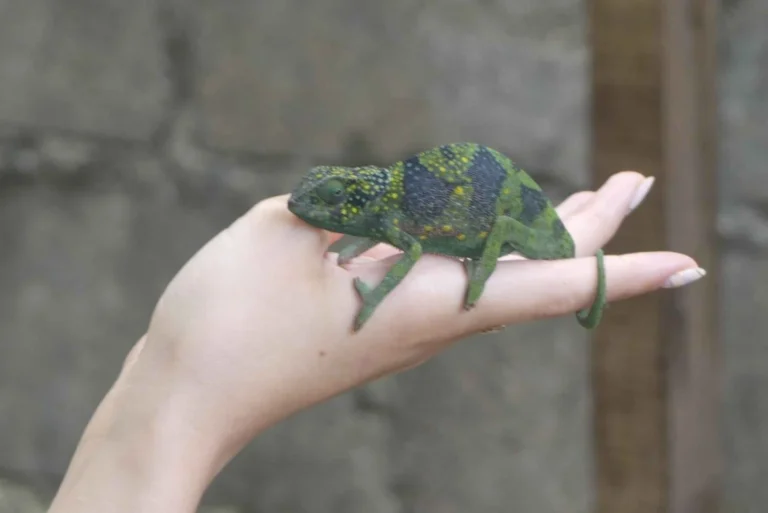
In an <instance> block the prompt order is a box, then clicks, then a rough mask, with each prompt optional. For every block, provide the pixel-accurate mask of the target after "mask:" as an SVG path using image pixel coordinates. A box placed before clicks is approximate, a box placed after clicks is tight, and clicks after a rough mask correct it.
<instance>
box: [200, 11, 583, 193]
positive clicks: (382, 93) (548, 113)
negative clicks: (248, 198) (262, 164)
mask: <svg viewBox="0 0 768 513" xmlns="http://www.w3.org/2000/svg"><path fill="white" fill-rule="evenodd" d="M540 5H541V2H537V3H534V2H525V3H522V4H521V3H520V2H516V1H513V0H506V1H503V2H483V3H477V2H473V3H467V2H461V1H457V0H439V1H433V2H416V3H414V2H411V1H409V0H395V1H390V2H374V3H367V4H361V3H360V2H356V1H354V0H327V1H324V2H310V3H306V2H303V1H300V0H291V1H284V2H250V1H247V0H230V1H228V2H226V3H223V4H222V3H209V2H200V3H198V5H197V6H196V14H197V15H199V19H200V39H199V42H200V43H199V48H200V66H201V78H200V88H199V89H200V91H201V99H200V102H201V104H200V111H201V113H202V116H201V118H200V121H201V123H202V133H203V136H204V138H205V140H206V142H207V143H208V144H210V145H212V146H214V147H216V148H220V149H236V150H242V151H250V152H255V153H271V152H282V153H304V154H307V155H310V156H312V157H313V158H314V159H316V160H319V159H323V160H328V161H341V160H344V161H346V160H347V159H348V157H346V155H347V152H348V151H349V148H350V147H353V146H355V144H358V143H362V144H364V145H365V147H366V148H367V154H366V156H365V159H364V160H366V161H372V162H373V163H379V164H382V163H387V162H390V161H391V160H393V159H397V158H400V157H403V156H405V155H406V154H408V153H410V152H412V151H414V150H418V149H423V148H425V147H427V146H431V145H434V144H442V143H446V142H452V141H454V140H477V141H478V142H482V143H485V144H489V145H491V146H495V147H498V148H499V149H501V150H504V151H507V152H508V153H509V154H510V155H511V156H512V157H514V158H515V159H517V160H519V161H520V163H521V164H522V165H524V166H530V167H532V168H536V169H553V170H555V171H553V172H554V173H557V174H558V175H560V176H562V177H563V178H565V179H567V180H569V181H570V182H572V183H577V184H579V185H582V186H583V185H586V183H587V174H586V168H585V165H586V141H587V139H586V136H587V132H588V130H586V122H587V119H586V115H587V112H586V105H587V104H586V102H585V100H586V95H587V92H588V91H587V74H586V71H587V68H586V65H587V61H586V58H587V52H586V48H585V46H584V41H583V38H584V34H583V29H584V15H583V13H582V12H581V8H580V7H579V4H578V3H577V2H572V1H565V0H560V1H558V2H554V3H552V2H547V4H546V6H543V7H539V6H540ZM562 27H567V28H566V29H563V28H562ZM356 160H363V158H362V157H361V158H360V159H356Z"/></svg>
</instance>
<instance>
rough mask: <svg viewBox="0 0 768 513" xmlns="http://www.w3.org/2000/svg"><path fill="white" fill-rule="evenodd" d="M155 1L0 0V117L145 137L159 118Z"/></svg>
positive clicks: (160, 64) (164, 92)
mask: <svg viewBox="0 0 768 513" xmlns="http://www.w3.org/2000/svg"><path fill="white" fill-rule="evenodd" d="M156 9H157V2H156V0H147V1H143V2H135V3H132V2H123V1H122V0H99V1H95V0H78V1H73V2H59V1H57V0H3V1H0V82H2V84H3V94H2V95H0V121H2V122H5V123H18V124H20V125H25V126H32V127H38V128H39V127H50V128H56V129H65V130H77V131H83V132H89V133H92V134H98V135H100V136H112V137H121V138H129V139H146V138H147V137H149V136H150V135H151V134H152V132H153V131H154V130H155V129H156V127H157V125H158V124H159V123H160V121H161V119H162V118H163V116H164V107H165V102H166V101H167V99H168V94H169V82H168V79H167V77H166V76H164V69H163V68H164V65H165V64H164V61H163V59H164V54H163V47H162V33H161V30H160V27H158V25H157V23H156V19H155V16H156Z"/></svg>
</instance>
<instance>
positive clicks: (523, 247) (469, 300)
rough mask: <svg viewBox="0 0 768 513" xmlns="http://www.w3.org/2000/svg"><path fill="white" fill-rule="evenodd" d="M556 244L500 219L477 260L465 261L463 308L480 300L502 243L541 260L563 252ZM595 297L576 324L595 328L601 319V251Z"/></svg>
mask: <svg viewBox="0 0 768 513" xmlns="http://www.w3.org/2000/svg"><path fill="white" fill-rule="evenodd" d="M558 242H559V241H557V240H554V239H552V237H551V235H550V234H541V232H538V231H536V230H534V229H533V228H530V227H528V226H525V225H524V224H522V223H520V222H519V221H517V220H516V219H514V218H512V217H509V216H500V217H499V218H498V219H497V220H496V223H494V226H493V229H492V230H491V232H490V233H489V234H488V239H487V240H486V243H485V247H484V248H483V253H482V255H481V256H480V258H479V259H467V260H465V261H464V266H465V268H466V270H467V274H468V276H469V286H468V287H467V293H466V296H465V300H464V308H465V309H466V310H469V309H471V308H472V307H474V306H475V303H477V300H478V299H480V296H481V295H482V293H483V290H484V288H485V283H486V282H487V281H488V278H490V276H491V274H493V272H494V271H495V269H496V264H497V262H498V259H499V257H500V256H501V252H502V247H503V246H504V244H505V243H509V244H511V245H512V246H513V247H516V248H518V249H519V250H520V252H521V253H522V254H523V255H524V256H527V257H529V258H533V259H536V258H537V257H538V258H542V257H540V256H539V255H546V254H553V252H554V251H562V249H561V248H559V247H558V248H557V249H553V247H552V245H553V244H555V245H557V244H558ZM596 256H597V297H596V298H595V301H594V302H593V304H592V306H591V307H590V309H589V310H586V309H585V310H582V311H580V312H577V314H576V319H577V321H578V322H579V324H580V325H581V326H582V327H584V328H587V329H592V328H594V327H596V326H597V325H598V324H599V323H600V320H601V318H602V314H603V309H604V307H605V303H606V295H605V286H606V285H605V264H604V262H603V251H602V250H598V251H597V254H596Z"/></svg>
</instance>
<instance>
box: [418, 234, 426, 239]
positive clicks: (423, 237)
mask: <svg viewBox="0 0 768 513" xmlns="http://www.w3.org/2000/svg"><path fill="white" fill-rule="evenodd" d="M419 238H420V239H421V240H427V236H426V235H419Z"/></svg>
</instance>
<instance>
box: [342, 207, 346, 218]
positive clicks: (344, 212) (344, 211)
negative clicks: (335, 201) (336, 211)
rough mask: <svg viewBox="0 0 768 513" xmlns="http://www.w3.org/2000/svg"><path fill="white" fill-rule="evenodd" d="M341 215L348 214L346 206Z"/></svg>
mask: <svg viewBox="0 0 768 513" xmlns="http://www.w3.org/2000/svg"><path fill="white" fill-rule="evenodd" d="M341 215H343V216H345V215H347V209H346V208H342V209H341Z"/></svg>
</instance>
